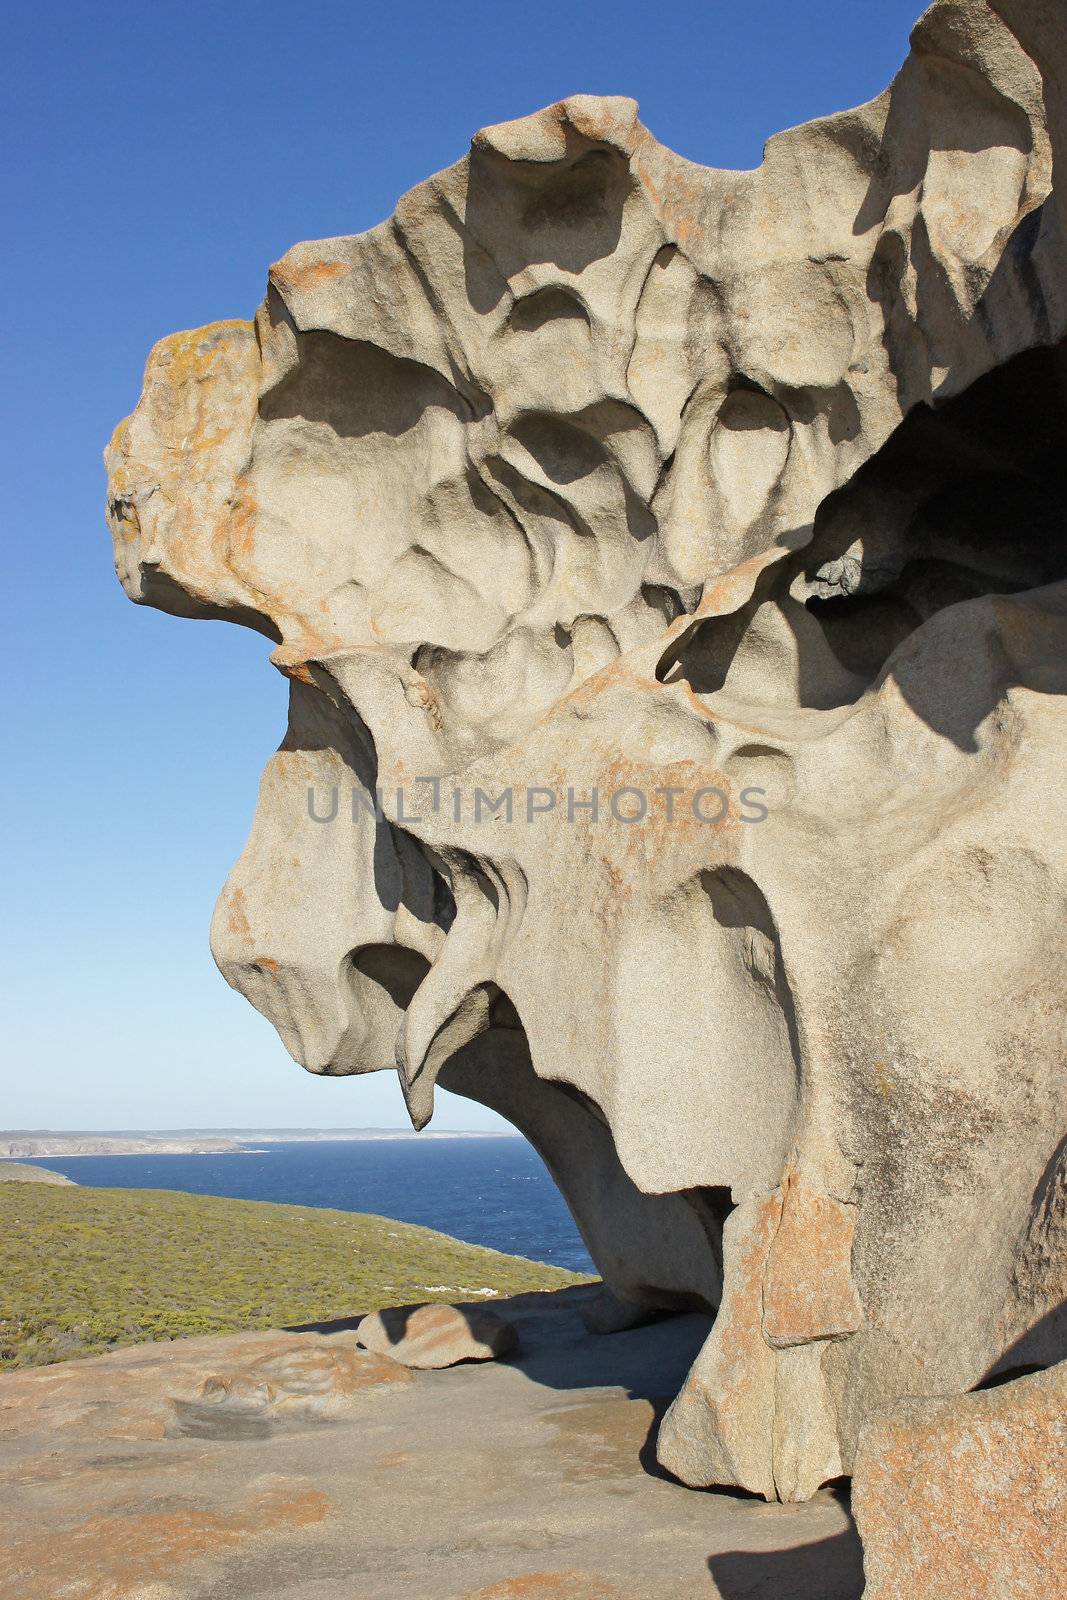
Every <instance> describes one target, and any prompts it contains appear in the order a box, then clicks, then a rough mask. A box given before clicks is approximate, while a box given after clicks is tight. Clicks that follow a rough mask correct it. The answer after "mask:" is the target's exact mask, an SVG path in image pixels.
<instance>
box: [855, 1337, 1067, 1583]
mask: <svg viewBox="0 0 1067 1600" xmlns="http://www.w3.org/2000/svg"><path fill="white" fill-rule="evenodd" d="M852 1509H853V1513H854V1515H855V1518H856V1522H857V1524H858V1525H859V1530H860V1535H861V1537H862V1539H863V1559H864V1567H865V1570H866V1573H867V1587H866V1589H865V1590H864V1600H919V1597H920V1596H921V1600H962V1597H963V1596H966V1597H967V1600H1038V1596H1047V1597H1048V1600H1052V1596H1053V1595H1060V1594H1063V1593H1064V1586H1065V1584H1067V1362H1060V1364H1059V1365H1058V1366H1055V1367H1052V1368H1050V1369H1049V1370H1048V1371H1047V1372H1037V1373H1033V1374H1031V1375H1029V1376H1027V1377H1023V1378H1017V1379H1016V1380H1015V1381H1014V1382H1013V1383H1007V1384H1004V1385H1003V1386H1002V1387H1000V1388H995V1389H987V1390H983V1391H981V1392H980V1393H978V1394H967V1395H961V1396H959V1397H951V1398H946V1399H940V1400H908V1401H905V1402H903V1403H902V1404H900V1405H898V1406H896V1407H894V1408H893V1410H891V1411H888V1412H886V1413H885V1414H884V1415H882V1416H879V1417H876V1418H875V1419H874V1420H873V1421H871V1422H869V1423H868V1424H867V1426H866V1427H865V1428H864V1430H863V1432H862V1433H861V1435H860V1440H859V1446H858V1449H857V1451H856V1464H855V1473H854V1477H853V1483H852Z"/></svg>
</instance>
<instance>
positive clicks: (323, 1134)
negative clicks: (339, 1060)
mask: <svg viewBox="0 0 1067 1600" xmlns="http://www.w3.org/2000/svg"><path fill="white" fill-rule="evenodd" d="M518 1137H519V1135H518V1134H511V1133H510V1132H508V1131H507V1130H502V1131H500V1132H493V1131H489V1130H486V1129H481V1130H478V1131H468V1130H463V1129H456V1130H452V1129H445V1130H442V1131H441V1132H436V1131H434V1132H430V1131H427V1132H424V1133H415V1131H414V1130H413V1129H411V1128H174V1129H167V1130H163V1131H158V1132H146V1131H143V1130H140V1129H129V1130H123V1131H114V1132H112V1131H108V1132H103V1131H101V1132H95V1131H74V1132H57V1131H53V1130H52V1129H46V1128H41V1129H28V1128H27V1129H18V1130H14V1131H8V1132H0V1161H18V1160H26V1159H30V1158H34V1157H36V1158H38V1159H40V1158H41V1157H42V1156H45V1157H47V1156H54V1157H62V1158H64V1159H65V1158H67V1157H70V1156H151V1155H168V1156H176V1155H178V1156H199V1155H244V1154H246V1153H247V1154H251V1153H252V1151H251V1150H250V1148H249V1147H250V1146H251V1147H255V1148H256V1149H259V1150H261V1148H262V1146H264V1145H271V1144H296V1143H301V1144H303V1143H307V1144H311V1143H318V1142H321V1143H341V1142H350V1141H356V1140H383V1139H388V1140H392V1139H420V1140H430V1139H432V1140H440V1139H507V1138H518Z"/></svg>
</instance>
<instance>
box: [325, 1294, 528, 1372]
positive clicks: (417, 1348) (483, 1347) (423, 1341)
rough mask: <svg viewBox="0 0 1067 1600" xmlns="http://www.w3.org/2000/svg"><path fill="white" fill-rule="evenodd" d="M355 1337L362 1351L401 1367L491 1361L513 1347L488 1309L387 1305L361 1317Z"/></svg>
mask: <svg viewBox="0 0 1067 1600" xmlns="http://www.w3.org/2000/svg"><path fill="white" fill-rule="evenodd" d="M356 1337H357V1339H358V1340H359V1342H360V1344H361V1345H362V1346H363V1348H364V1349H365V1350H373V1351H376V1352H377V1353H378V1354H379V1355H383V1356H391V1357H392V1359H393V1360H394V1361H399V1362H400V1363H401V1364H402V1365H403V1366H405V1367H454V1366H457V1365H458V1364H459V1362H461V1361H494V1360H495V1359H496V1358H497V1357H498V1356H505V1355H507V1354H508V1352H509V1351H510V1350H514V1348H515V1345H516V1343H517V1335H516V1332H515V1328H514V1325H513V1324H512V1323H510V1322H505V1321H504V1318H503V1317H498V1316H497V1314H496V1312H495V1311H490V1310H489V1308H488V1307H487V1306H448V1305H422V1306H390V1307H389V1308H388V1309H387V1310H385V1311H373V1312H371V1314H370V1316H368V1317H364V1318H363V1321H362V1322H361V1323H360V1325H359V1328H358V1329H357V1332H356Z"/></svg>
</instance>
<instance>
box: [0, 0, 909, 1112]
mask: <svg viewBox="0 0 1067 1600" xmlns="http://www.w3.org/2000/svg"><path fill="white" fill-rule="evenodd" d="M919 9H920V7H919V5H918V4H917V3H914V0H880V3H879V4H877V5H874V4H861V5H857V4H856V3H855V0H805V3H804V4H798V3H797V0H743V3H742V0H670V3H667V4H661V5H655V6H652V5H648V4H644V5H638V4H635V3H633V0H615V3H614V4H612V5H605V6H601V5H591V4H583V3H581V0H528V3H525V4H522V5H512V4H509V3H508V0H495V3H482V0H477V3H471V0H468V3H466V4H463V5H457V4H452V5H450V4H448V3H440V0H439V3H436V4H427V3H425V0H394V3H392V4H389V5H382V6H375V7H373V8H372V7H365V6H361V5H359V4H358V3H355V4H353V3H339V0H328V3H321V0H305V3H304V4H302V5H300V6H295V7H294V6H285V7H282V6H281V5H278V4H276V3H275V0H256V3H255V4H252V3H249V0H221V3H211V4H205V3H203V0H182V3H180V4H179V3H176V0H147V3H146V0H140V3H137V4H132V3H130V0H109V3H108V4H105V5H89V4H85V3H78V4H70V3H68V4H63V3H54V0H38V3H35V4H25V3H22V0H16V3H15V4H14V5H13V6H9V7H8V9H7V13H6V15H7V19H8V20H7V23H6V25H5V29H4V42H5V57H6V63H5V66H6V70H5V78H6V92H5V96H4V98H5V102H6V111H5V112H4V115H5V117H6V119H7V124H8V125H7V127H6V129H5V132H4V150H5V160H4V175H3V184H4V187H5V188H6V189H7V191H8V193H7V194H6V196H5V199H4V215H5V216H7V217H9V218H10V219H11V228H10V236H9V242H8V246H7V252H6V255H5V263H6V264H5V269H4V278H5V282H6V285H7V287H6V290H5V304H6V326H5V330H4V341H3V342H4V348H5V354H6V358H7V370H8V379H7V381H6V383H5V384H4V386H3V399H4V405H5V411H6V416H5V418H4V425H3V430H2V435H0V437H2V451H3V473H4V490H5V493H4V515H5V517H6V520H7V538H6V551H7V555H6V561H7V566H6V572H7V583H6V590H7V593H8V596H9V601H10V603H9V604H8V605H7V606H6V619H7V620H6V625H5V630H4V631H5V664H6V676H7V688H6V693H5V696H4V701H5V710H6V715H7V720H8V730H7V734H6V738H5V740H4V752H5V755H6V759H7V773H6V780H5V783H4V790H3V805H4V815H3V845H4V869H5V877H6V880H7V889H6V895H5V915H4V917H3V919H2V923H0V940H2V949H0V971H2V973H3V978H4V982H5V986H6V989H7V994H6V1001H5V1005H4V1039H3V1050H4V1058H3V1068H2V1075H0V1082H2V1086H3V1098H2V1102H0V1125H2V1126H4V1127H8V1128H11V1127H46V1126H47V1127H53V1128H74V1127H84V1128H107V1127H179V1126H190V1125H197V1126H206V1125H211V1126H217V1125H233V1124H259V1125H272V1126H287V1125H289V1126H291V1125H293V1124H304V1125H309V1124H318V1125H323V1126H329V1125H334V1126H339V1125H351V1124H360V1125H366V1124H386V1125H393V1126H395V1125H398V1124H400V1123H402V1122H403V1120H404V1113H403V1106H402V1103H401V1100H400V1097H399V1093H398V1091H397V1088H396V1085H395V1081H394V1079H393V1075H392V1074H385V1073H379V1074H375V1075H374V1076H372V1077H367V1078H346V1079H339V1080H321V1079H316V1078H311V1077H308V1076H307V1075H306V1074H304V1073H303V1072H301V1071H300V1069H299V1068H298V1067H296V1066H295V1065H294V1064H293V1063H292V1062H291V1061H290V1060H289V1058H288V1056H287V1055H286V1054H285V1052H284V1050H283V1049H282V1047H281V1045H280V1044H279V1043H278V1041H277V1039H276V1038H275V1035H274V1033H273V1031H272V1030H271V1029H270V1028H269V1026H268V1025H267V1024H266V1023H265V1022H264V1021H263V1020H262V1019H261V1018H260V1017H258V1016H257V1015H256V1013H255V1012H253V1010H252V1009H251V1007H249V1006H248V1005H247V1004H246V1003H245V1002H244V1001H243V1000H242V999H241V998H240V997H239V996H237V995H235V994H234V993H233V992H232V991H231V990H230V989H228V988H227V987H226V985H225V984H224V983H223V981H222V979H221V977H220V976H219V975H218V973H217V971H216V970H215V967H214V965H213V963H212V960H211V957H210V954H209V951H208V920H209V917H210V913H211V908H212V905H213V904H214V900H215V897H216V895H217V893H218V890H219V888H220V886H221V884H222V882H223V880H224V878H225V876H226V873H227V871H228V870H229V867H230V865H231V863H232V861H233V860H234V859H235V857H236V856H237V854H238V852H239V851H240V849H241V846H242V844H243V842H244V838H245V835H246V833H247V830H248V826H249V822H250V819H251V816H252V810H253V807H254V804H255V797H256V785H257V782H258V778H259V773H260V770H261V768H262V766H263V764H264V762H265V761H266V760H267V758H268V757H269V756H270V754H271V752H272V750H273V749H274V747H275V745H276V744H277V742H278V739H279V738H280V736H281V733H282V732H283V730H284V723H285V688H284V684H283V682H282V679H281V678H280V677H279V676H278V675H277V673H275V671H274V670H273V668H271V667H270V666H269V665H268V663H267V660H266V657H267V651H268V649H269V646H268V645H267V642H266V641H265V640H264V639H262V638H260V637H258V636H257V635H255V634H252V633H246V632H244V631H243V630H241V629H239V628H236V627H232V626H228V625H222V624H219V623H207V622H179V621H177V620H175V619H172V618H170V617H166V616H163V615H162V614H160V613H159V612H154V611H148V610H141V609H138V608H136V607H134V606H132V605H130V604H129V602H128V601H127V600H126V599H125V598H124V597H123V595H122V593H121V591H120V590H119V588H118V585H117V583H116V581H115V578H114V574H113V571H112V565H111V552H110V541H109V539H108V536H107V533H106V530H105V528H104V523H103V514H102V507H103V495H104V478H103V471H102V467H101V463H100V452H101V449H102V447H103V445H104V443H105V441H106V439H107V438H108V435H109V434H110V432H111V429H112V427H113V426H114V424H115V422H116V421H117V420H118V419H119V418H120V417H122V416H124V415H125V414H126V413H127V412H128V411H130V410H131V409H132V407H133V405H134V404H135V402H136V400H137V395H138V392H139V388H140V381H141V373H142V369H143V365H144V359H145V356H146V355H147V353H148V350H149V348H150V346H151V345H152V344H153V343H154V341H155V340H156V339H158V338H159V337H160V336H161V335H163V334H165V333H169V332H171V331H173V330H174V329H177V328H188V327H194V326H196V325H198V324H200V323H204V322H210V321H214V320H215V319H217V318H221V317H243V316H248V315H251V313H252V312H253V310H254V309H255V307H256V305H257V303H258V302H259V300H260V298H261V296H262V293H263V288H264V282H265V275H266V269H267V266H268V264H269V263H270V262H271V261H273V260H276V259H277V257H278V256H280V255H281V254H282V253H283V252H284V251H285V250H286V249H287V248H288V246H289V245H290V244H292V243H294V242H295V241H296V240H299V239H314V238H320V237H325V236H329V235H335V234H341V233H355V232H358V231H360V230H361V229H363V228H367V227H369V226H371V225H372V224H374V223H376V222H378V221H380V220H381V219H382V218H383V217H385V216H387V215H388V214H389V212H390V211H391V210H392V209H393V206H394V204H395V201H396V199H397V197H398V196H399V195H400V194H402V193H403V192H404V190H405V189H408V188H410V186H411V185H412V184H413V183H416V182H417V181H418V180H419V179H421V178H423V177H425V176H427V175H428V174H429V173H431V172H433V171H435V170H437V169H438V168H440V167H443V166H446V165H447V164H448V163H450V162H452V161H454V160H456V159H457V158H458V157H459V156H461V155H462V154H463V153H464V151H465V149H466V147H467V144H468V141H469V139H470V136H471V134H472V133H474V132H475V130H476V129H478V128H480V127H482V126H484V125H485V124H486V123H491V122H498V121H501V120H503V119H505V118H508V117H515V116H520V115H522V114H524V113H526V112H530V111H534V110H536V109H537V108H538V107H539V106H542V105H546V104H548V103H550V102H551V101H554V100H558V99H560V98H561V97H563V96H564V95H567V94H572V93H577V92H586V93H597V94H627V95H632V96H634V97H635V98H636V99H637V100H638V101H639V102H640V104H641V113H642V117H643V120H644V121H645V122H646V124H647V125H648V126H649V127H651V129H652V130H653V131H654V132H655V134H656V135H657V136H658V137H659V138H660V139H661V140H662V141H663V142H664V143H665V144H668V145H670V146H672V147H673V148H674V149H675V150H678V151H680V152H681V153H682V154H683V155H685V156H688V157H689V158H690V159H692V160H696V161H701V162H705V163H708V164H710V165H714V166H727V167H744V166H754V165H756V164H758V161H759V158H760V149H761V146H762V143H763V140H764V139H765V138H766V137H767V136H768V135H769V134H771V133H773V132H776V131H777V130H778V129H780V128H784V127H788V126H790V125H792V124H794V123H796V122H801V121H805V120H807V119H808V118H810V117H813V116H817V115H821V114H823V113H825V112H830V111H834V110H838V109H840V108H842V107H844V106H846V105H852V104H856V103H857V102H859V101H861V100H865V99H868V98H870V96H872V95H874V94H876V93H878V92H879V91H880V90H881V89H882V88H883V87H884V86H885V84H886V83H887V82H888V81H889V79H890V77H891V76H892V74H893V72H894V71H895V70H896V68H897V67H898V65H899V64H900V62H901V61H902V60H903V58H904V55H905V53H906V50H907V36H908V31H909V28H910V26H911V24H912V23H913V21H914V20H915V17H916V16H917V15H918V11H919ZM434 1125H435V1126H437V1127H454V1128H455V1127H488V1126H492V1125H495V1122H494V1119H493V1118H491V1116H490V1114H489V1113H487V1112H481V1111H480V1110H478V1109H477V1108H472V1107H469V1106H468V1103H467V1102H464V1101H458V1100H454V1099H450V1098H449V1097H447V1096H442V1097H441V1104H440V1106H439V1110H438V1114H437V1118H436V1119H435V1124H434Z"/></svg>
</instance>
